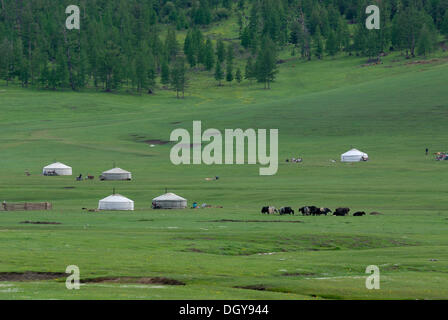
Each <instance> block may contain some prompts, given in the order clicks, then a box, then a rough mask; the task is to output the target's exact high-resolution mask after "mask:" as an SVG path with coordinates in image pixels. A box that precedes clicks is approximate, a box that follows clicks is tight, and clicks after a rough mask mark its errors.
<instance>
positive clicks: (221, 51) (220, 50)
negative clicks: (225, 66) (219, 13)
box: [216, 39, 226, 63]
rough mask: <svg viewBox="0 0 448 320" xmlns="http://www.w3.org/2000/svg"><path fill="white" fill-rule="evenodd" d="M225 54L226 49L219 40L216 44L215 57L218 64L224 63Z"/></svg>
mask: <svg viewBox="0 0 448 320" xmlns="http://www.w3.org/2000/svg"><path fill="white" fill-rule="evenodd" d="M225 54H226V48H225V45H224V42H222V40H221V39H219V40H218V42H217V43H216V57H217V58H218V61H219V62H220V63H223V62H224V59H225Z"/></svg>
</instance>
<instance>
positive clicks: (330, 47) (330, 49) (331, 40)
mask: <svg viewBox="0 0 448 320" xmlns="http://www.w3.org/2000/svg"><path fill="white" fill-rule="evenodd" d="M325 49H326V51H327V53H328V54H329V55H330V56H332V57H334V56H335V55H336V53H338V51H339V44H338V40H337V38H336V34H335V32H334V31H332V30H330V31H329V35H328V39H327V44H326V46H325Z"/></svg>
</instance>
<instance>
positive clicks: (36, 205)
mask: <svg viewBox="0 0 448 320" xmlns="http://www.w3.org/2000/svg"><path fill="white" fill-rule="evenodd" d="M51 209H52V205H51V203H50V202H24V203H8V202H2V204H1V206H0V211H31V210H32V211H38V210H51Z"/></svg>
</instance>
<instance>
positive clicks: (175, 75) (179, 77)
mask: <svg viewBox="0 0 448 320" xmlns="http://www.w3.org/2000/svg"><path fill="white" fill-rule="evenodd" d="M186 85H187V77H186V69H185V60H184V58H181V57H178V58H177V59H176V61H175V62H174V66H173V68H172V69H171V86H172V87H173V89H174V90H176V96H177V98H178V99H179V98H180V95H179V93H180V92H182V98H184V92H185V87H186Z"/></svg>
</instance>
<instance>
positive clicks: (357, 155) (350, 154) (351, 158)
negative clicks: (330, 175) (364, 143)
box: [341, 149, 369, 162]
mask: <svg viewBox="0 0 448 320" xmlns="http://www.w3.org/2000/svg"><path fill="white" fill-rule="evenodd" d="M368 159H369V155H368V154H367V153H364V152H362V151H359V150H358V149H351V150H350V151H347V152H346V153H343V154H341V161H342V162H358V161H363V160H364V161H366V160H368Z"/></svg>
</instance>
